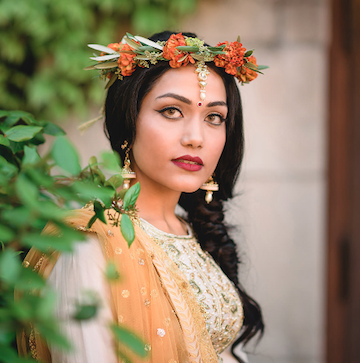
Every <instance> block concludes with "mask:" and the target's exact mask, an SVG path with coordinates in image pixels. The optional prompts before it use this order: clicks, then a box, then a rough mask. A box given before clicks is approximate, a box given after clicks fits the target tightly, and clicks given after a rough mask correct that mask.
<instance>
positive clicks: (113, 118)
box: [104, 31, 264, 362]
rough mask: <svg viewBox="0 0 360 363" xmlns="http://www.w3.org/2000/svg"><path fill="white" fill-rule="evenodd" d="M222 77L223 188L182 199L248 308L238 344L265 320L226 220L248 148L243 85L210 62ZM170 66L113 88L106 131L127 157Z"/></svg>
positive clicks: (218, 173) (162, 36)
mask: <svg viewBox="0 0 360 363" xmlns="http://www.w3.org/2000/svg"><path fill="white" fill-rule="evenodd" d="M171 34H172V33H171V32H167V31H166V32H162V33H158V34H154V35H153V36H152V37H150V38H149V39H151V40H153V41H157V40H161V41H166V40H167V39H168V38H169V37H170V35H171ZM183 35H186V36H189V37H196V35H195V34H193V33H183ZM207 65H208V67H210V68H211V69H213V70H214V71H215V72H216V73H217V74H219V75H220V77H221V78H222V80H223V82H224V85H225V89H226V95H227V104H228V116H227V121H226V135H227V136H226V143H225V147H224V150H223V152H222V154H221V157H220V160H219V162H218V165H217V167H216V169H215V179H216V181H217V182H218V183H219V191H218V192H216V193H214V200H213V201H212V202H211V203H210V204H207V203H206V202H205V199H204V193H205V192H204V191H202V190H198V191H196V192H195V193H182V195H181V197H180V200H179V204H180V205H181V207H183V208H184V210H185V211H186V212H187V214H188V216H187V218H188V221H189V223H191V225H192V227H193V230H194V232H195V234H196V236H197V239H198V241H199V243H200V245H201V247H202V249H203V250H205V251H208V252H209V253H210V255H211V256H212V257H213V258H214V260H215V261H216V262H217V264H218V265H219V266H220V268H221V269H222V270H223V271H224V273H225V274H226V275H227V276H228V278H229V279H230V280H231V281H232V282H233V283H234V284H235V286H236V288H237V290H238V293H239V295H240V298H241V301H242V304H243V308H244V315H245V318H244V328H243V332H242V334H241V336H240V337H239V338H238V339H237V340H236V341H235V343H234V344H233V345H232V349H231V351H232V354H233V355H234V356H235V358H236V359H237V360H238V361H239V362H242V360H241V359H240V358H239V357H238V356H237V355H236V354H235V353H234V348H235V347H236V345H238V344H239V343H241V342H242V343H243V344H246V343H247V342H248V341H249V340H250V339H251V338H252V337H253V336H254V335H256V334H257V333H258V332H260V334H261V335H262V333H263V331H264V324H263V320H262V315H261V309H260V307H259V305H258V304H257V302H256V301H255V300H254V299H252V298H251V297H250V296H248V295H247V294H246V292H245V290H244V288H243V287H242V286H241V284H240V283H239V279H238V265H239V263H240V261H239V258H238V255H237V253H236V245H235V243H234V241H233V240H232V239H231V238H230V236H229V235H228V228H229V227H227V226H226V225H225V223H224V210H223V201H225V200H227V199H229V198H231V197H232V196H233V189H234V185H235V182H236V179H237V177H238V175H239V172H240V167H241V162H242V158H243V152H244V134H243V118H242V107H241V99H240V93H239V89H238V87H237V86H236V83H235V79H234V77H233V76H231V75H229V74H227V73H226V72H225V71H224V69H222V68H218V67H216V66H215V65H214V64H213V63H211V62H210V63H207ZM169 69H170V66H169V64H168V62H158V63H157V64H155V65H151V66H150V67H149V68H139V67H137V68H136V70H135V71H134V73H133V74H132V75H131V77H124V79H123V80H122V81H120V80H117V81H115V83H114V84H113V85H112V86H111V87H110V88H109V90H108V94H107V98H106V103H105V125H104V126H105V132H106V134H107V137H108V139H109V140H110V143H111V147H112V148H113V150H115V151H117V152H118V153H119V155H120V157H121V160H124V156H125V155H124V150H122V149H121V145H122V144H123V143H124V141H125V140H127V141H128V142H129V144H130V145H131V144H132V142H133V141H134V140H135V136H136V120H137V116H138V113H139V110H140V107H141V103H142V100H143V99H144V97H145V95H146V94H147V93H149V92H150V90H151V89H152V87H153V85H154V83H155V82H156V81H157V80H158V79H159V78H160V77H161V76H162V75H163V74H164V73H165V72H166V71H168V70H169Z"/></svg>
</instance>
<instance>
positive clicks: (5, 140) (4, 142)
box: [0, 135, 10, 146]
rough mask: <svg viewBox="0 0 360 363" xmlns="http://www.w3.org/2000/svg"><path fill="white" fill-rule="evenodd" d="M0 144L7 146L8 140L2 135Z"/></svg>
mask: <svg viewBox="0 0 360 363" xmlns="http://www.w3.org/2000/svg"><path fill="white" fill-rule="evenodd" d="M0 144H1V145H5V146H9V145H10V141H9V140H8V139H7V138H6V137H5V136H4V135H0Z"/></svg>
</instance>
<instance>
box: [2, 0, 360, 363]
mask: <svg viewBox="0 0 360 363" xmlns="http://www.w3.org/2000/svg"><path fill="white" fill-rule="evenodd" d="M359 24H360V2H359V1H358V0H346V1H341V0H332V1H330V0H222V1H219V0H101V1H100V0H88V1H86V2H84V1H81V0H57V1H51V0H36V1H35V0H33V1H31V0H16V1H13V0H2V1H1V2H0V95H1V96H0V108H1V109H6V110H14V109H22V110H26V111H29V112H32V113H33V114H34V115H35V116H36V117H37V118H38V119H39V118H40V119H41V118H43V119H47V120H52V121H54V122H57V123H59V124H60V125H61V126H62V127H64V128H65V129H66V131H67V132H68V135H69V137H70V138H71V140H73V142H74V143H75V145H76V146H77V147H78V149H79V150H80V152H81V156H82V162H83V164H84V165H85V164H86V163H87V161H88V159H89V157H90V156H92V155H97V154H98V153H99V152H100V151H102V150H106V149H108V148H109V145H108V142H107V140H106V138H105V137H104V136H103V132H102V123H101V122H98V123H97V124H95V125H94V126H93V127H92V128H91V129H89V130H88V131H87V132H86V133H84V134H83V135H81V134H80V132H79V131H78V129H77V127H78V126H79V124H80V123H81V122H84V121H86V120H88V119H90V118H93V117H96V116H98V113H99V109H100V107H101V105H102V103H103V101H104V97H105V91H104V89H103V86H104V84H103V82H101V81H100V80H98V79H96V78H95V77H96V75H95V73H94V72H84V71H82V68H84V67H86V66H88V65H89V64H90V63H89V61H88V57H89V56H90V55H91V51H90V50H89V49H88V48H87V47H86V44H88V43H99V44H108V43H111V42H117V41H120V40H121V38H122V36H123V34H124V33H125V32H126V31H128V32H130V33H132V34H141V35H143V36H149V35H151V33H153V32H156V31H161V30H164V29H171V30H175V31H178V30H180V31H192V32H196V33H197V35H198V36H199V38H200V39H204V40H206V42H208V43H209V44H212V45H216V44H217V43H218V42H220V41H224V40H228V41H234V40H236V38H237V36H238V35H241V40H242V42H243V44H244V46H245V47H246V48H247V49H256V53H255V55H256V57H257V59H258V62H259V63H260V64H266V65H269V66H270V69H268V70H266V71H265V75H264V76H261V75H260V76H259V77H258V79H257V80H256V81H255V82H253V83H252V84H251V85H245V86H244V87H240V88H241V89H240V91H241V95H242V99H243V108H244V119H245V131H246V136H245V137H246V153H245V160H244V164H243V170H242V173H241V177H240V179H239V182H238V184H237V187H236V191H237V196H236V198H235V199H234V200H233V201H231V202H230V203H228V204H227V205H226V207H227V220H228V222H229V223H230V224H233V225H235V226H237V229H235V230H234V231H233V237H234V239H235V240H236V242H237V243H238V250H239V254H240V256H241V259H242V261H243V264H242V265H241V269H240V274H241V281H242V283H243V285H244V286H245V287H246V288H247V290H248V291H249V293H250V294H251V295H252V296H254V298H255V299H256V300H257V301H258V302H259V303H260V305H261V307H262V309H263V314H264V318H265V323H266V330H265V334H264V337H263V339H262V340H261V341H260V343H259V344H258V346H256V347H254V345H251V346H249V347H247V351H248V352H249V360H250V362H251V363H264V362H276V363H322V362H326V363H328V362H329V363H330V362H333V363H335V362H336V363H340V362H344V363H345V362H354V363H355V362H359V361H360V344H358V342H359V341H360V329H359V326H360V283H359V280H360V264H359V262H358V261H359V258H360V243H359V241H360V222H359V221H360V195H359V191H358V190H359V185H360V130H359V124H360V108H359V107H360V106H359V103H360V102H359V101H360V86H359V85H360V71H359V69H358V68H359V65H360V55H359V54H360V51H359V49H360V47H359V45H360V25H359ZM93 78H95V79H93ZM231 361H232V360H231V358H230V357H225V362H231Z"/></svg>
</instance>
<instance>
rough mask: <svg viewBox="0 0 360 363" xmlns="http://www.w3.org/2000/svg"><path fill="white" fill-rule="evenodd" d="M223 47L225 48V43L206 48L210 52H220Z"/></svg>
mask: <svg viewBox="0 0 360 363" xmlns="http://www.w3.org/2000/svg"><path fill="white" fill-rule="evenodd" d="M224 48H225V44H223V45H220V46H218V47H208V49H209V50H210V51H211V52H220V51H222V50H223V49H224Z"/></svg>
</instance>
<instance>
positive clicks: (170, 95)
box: [156, 93, 227, 107]
mask: <svg viewBox="0 0 360 363" xmlns="http://www.w3.org/2000/svg"><path fill="white" fill-rule="evenodd" d="M166 97H170V98H175V99H176V100H179V101H181V102H184V103H186V104H187V105H191V104H192V102H191V100H189V99H188V98H186V97H184V96H180V95H178V94H176V93H165V94H163V95H161V96H158V97H156V99H159V98H166ZM214 106H226V107H227V104H226V102H224V101H214V102H209V103H208V104H207V105H206V107H214Z"/></svg>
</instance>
